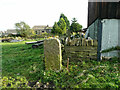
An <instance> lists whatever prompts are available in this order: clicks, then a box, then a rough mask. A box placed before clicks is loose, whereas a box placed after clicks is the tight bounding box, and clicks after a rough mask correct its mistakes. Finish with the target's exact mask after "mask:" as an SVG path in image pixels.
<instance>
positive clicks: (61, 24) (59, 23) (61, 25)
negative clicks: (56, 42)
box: [58, 18, 67, 34]
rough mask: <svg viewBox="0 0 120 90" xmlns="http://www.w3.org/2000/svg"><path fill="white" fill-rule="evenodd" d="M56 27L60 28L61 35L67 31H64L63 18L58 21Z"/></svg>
mask: <svg viewBox="0 0 120 90" xmlns="http://www.w3.org/2000/svg"><path fill="white" fill-rule="evenodd" d="M58 26H59V27H60V29H61V31H62V34H65V33H66V31H67V29H66V23H65V20H64V19H63V18H60V20H59V21H58Z"/></svg>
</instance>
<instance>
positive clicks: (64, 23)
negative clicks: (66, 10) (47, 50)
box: [51, 14, 70, 35]
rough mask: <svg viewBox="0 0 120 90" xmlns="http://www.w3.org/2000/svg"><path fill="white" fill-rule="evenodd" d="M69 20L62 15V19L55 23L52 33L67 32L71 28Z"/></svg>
mask: <svg viewBox="0 0 120 90" xmlns="http://www.w3.org/2000/svg"><path fill="white" fill-rule="evenodd" d="M69 25H70V23H69V20H68V19H67V17H66V16H65V15H64V14H61V15H60V19H59V21H58V22H55V23H54V25H53V29H52V31H51V32H52V33H54V34H62V35H63V34H66V32H67V29H69Z"/></svg>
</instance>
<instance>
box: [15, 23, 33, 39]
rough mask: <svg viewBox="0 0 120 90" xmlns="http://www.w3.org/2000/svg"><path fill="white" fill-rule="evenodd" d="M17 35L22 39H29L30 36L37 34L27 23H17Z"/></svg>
mask: <svg viewBox="0 0 120 90" xmlns="http://www.w3.org/2000/svg"><path fill="white" fill-rule="evenodd" d="M15 26H16V30H17V33H18V34H20V35H21V36H22V37H29V35H32V34H35V33H34V31H33V30H32V29H31V28H30V26H29V25H27V24H26V23H25V22H20V23H16V24H15Z"/></svg>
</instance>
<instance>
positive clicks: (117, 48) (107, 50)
mask: <svg viewBox="0 0 120 90" xmlns="http://www.w3.org/2000/svg"><path fill="white" fill-rule="evenodd" d="M114 50H120V46H116V47H112V48H109V49H106V50H102V51H101V53H106V52H110V51H114Z"/></svg>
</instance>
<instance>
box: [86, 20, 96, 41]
mask: <svg viewBox="0 0 120 90" xmlns="http://www.w3.org/2000/svg"><path fill="white" fill-rule="evenodd" d="M88 29H89V37H91V38H92V39H96V40H97V32H98V19H97V20H96V21H95V22H94V23H92V24H91V25H90V26H89V27H88Z"/></svg>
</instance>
